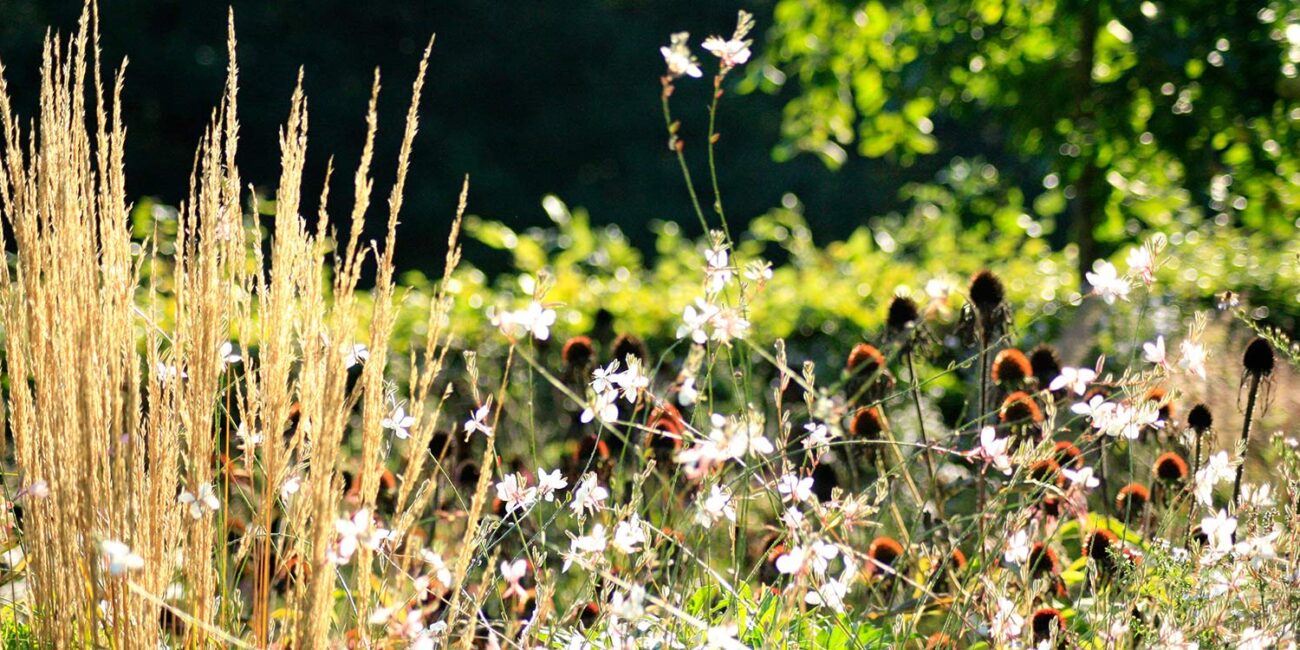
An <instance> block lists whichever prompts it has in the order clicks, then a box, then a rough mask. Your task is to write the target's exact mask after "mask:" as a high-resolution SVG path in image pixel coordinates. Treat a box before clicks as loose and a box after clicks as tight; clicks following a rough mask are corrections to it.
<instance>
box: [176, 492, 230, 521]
mask: <svg viewBox="0 0 1300 650" xmlns="http://www.w3.org/2000/svg"><path fill="white" fill-rule="evenodd" d="M176 502H177V503H180V504H181V505H185V506H189V508H190V516H191V517H193V518H194V519H201V518H203V514H204V512H203V511H204V510H205V509H206V510H210V511H212V512H216V511H217V510H220V509H221V501H220V500H218V499H217V493H216V492H215V491H214V490H213V489H212V484H211V483H204V484H203V485H200V486H199V489H198V493H197V494H195V493H192V492H190V491H189V490H181V493H180V495H179V496H177V497H176Z"/></svg>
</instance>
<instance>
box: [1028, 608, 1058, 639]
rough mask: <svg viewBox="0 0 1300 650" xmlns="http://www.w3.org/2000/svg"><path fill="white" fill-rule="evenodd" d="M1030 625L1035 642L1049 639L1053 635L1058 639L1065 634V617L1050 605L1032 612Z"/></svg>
mask: <svg viewBox="0 0 1300 650" xmlns="http://www.w3.org/2000/svg"><path fill="white" fill-rule="evenodd" d="M1030 625H1031V626H1032V627H1033V629H1034V642H1035V643H1040V642H1043V641H1048V640H1051V638H1052V637H1053V636H1056V637H1057V638H1058V639H1059V638H1060V637H1062V636H1064V635H1065V617H1063V616H1061V612H1059V611H1057V610H1055V609H1052V608H1051V607H1044V608H1042V609H1040V610H1038V611H1036V612H1034V616H1033V618H1032V619H1030Z"/></svg>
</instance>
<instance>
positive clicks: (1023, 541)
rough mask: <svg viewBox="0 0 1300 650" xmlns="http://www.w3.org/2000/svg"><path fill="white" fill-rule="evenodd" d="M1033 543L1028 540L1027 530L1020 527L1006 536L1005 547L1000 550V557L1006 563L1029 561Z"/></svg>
mask: <svg viewBox="0 0 1300 650" xmlns="http://www.w3.org/2000/svg"><path fill="white" fill-rule="evenodd" d="M1032 550H1033V544H1031V543H1030V542H1029V531H1027V530H1025V529H1023V528H1022V529H1020V530H1018V531H1016V532H1015V533H1013V534H1012V535H1011V537H1009V538H1007V548H1006V550H1005V551H1003V552H1002V559H1004V560H1006V561H1007V563H1008V564H1024V563H1025V562H1028V561H1029V554H1030V551H1032Z"/></svg>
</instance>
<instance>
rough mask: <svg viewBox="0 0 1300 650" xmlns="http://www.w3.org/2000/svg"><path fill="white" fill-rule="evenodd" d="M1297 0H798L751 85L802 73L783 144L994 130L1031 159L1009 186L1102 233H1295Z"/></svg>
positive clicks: (948, 143) (1299, 171)
mask: <svg viewBox="0 0 1300 650" xmlns="http://www.w3.org/2000/svg"><path fill="white" fill-rule="evenodd" d="M1291 6H1292V4H1291V3H1288V2H1281V1H1275V2H1270V3H1261V4H1259V5H1254V4H1251V5H1228V6H1225V5H1223V4H1222V3H1218V2H1211V1H1208V0H1189V1H1185V2H1162V3H1156V2H1113V1H1110V0H1034V1H1032V2H1006V1H1004V0H981V1H980V2H974V3H968V2H955V1H950V0H906V1H904V2H897V3H883V2H878V1H875V0H872V1H869V2H853V3H843V2H839V1H837V0H782V1H781V2H778V3H777V6H776V9H775V13H774V17H775V24H774V25H773V27H772V28H771V30H770V31H769V33H768V36H769V46H768V47H767V49H766V50H765V55H764V60H763V65H762V66H759V67H756V68H755V69H754V70H753V73H752V75H751V77H750V79H749V80H748V83H747V87H748V88H751V89H752V88H762V89H764V90H768V91H772V92H775V91H777V90H778V89H781V88H782V86H783V85H787V84H788V85H791V86H793V91H794V93H793V95H792V98H791V99H789V101H788V102H787V104H786V107H785V113H784V125H783V133H784V140H783V142H782V144H781V145H780V146H778V147H777V149H776V155H777V157H778V158H789V157H791V156H793V155H794V154H795V153H797V152H801V151H806V152H813V153H815V154H817V155H818V156H819V157H820V158H821V159H822V160H823V161H825V162H826V163H827V164H828V165H830V166H832V167H836V166H838V165H840V164H841V163H843V162H844V161H845V160H846V158H847V153H846V149H848V148H852V149H855V150H856V152H857V153H858V154H860V155H862V156H868V157H881V156H888V157H891V158H895V159H897V160H899V161H901V162H903V163H905V164H906V163H909V162H911V161H913V160H916V159H917V158H918V157H919V156H924V155H927V154H933V153H936V152H938V153H944V152H952V151H957V152H960V151H961V150H963V149H965V148H968V147H969V146H970V140H971V134H972V132H978V133H979V136H978V138H979V140H980V144H979V145H978V146H979V147H980V148H981V150H982V151H985V152H987V153H988V154H989V155H990V156H999V157H1002V156H1006V157H1010V158H1011V159H1012V160H1014V164H1004V165H1003V166H1002V168H1003V170H1004V175H1003V176H1004V177H1003V179H1002V181H1001V182H1002V183H1003V184H1004V185H1005V186H1006V187H1008V188H1041V189H1036V190H1035V192H1036V193H1037V196H1035V197H1033V200H1032V205H1033V214H1034V216H1035V217H1037V218H1040V219H1044V218H1050V217H1055V216H1057V215H1059V214H1061V213H1062V212H1063V211H1064V210H1065V209H1067V207H1068V208H1070V209H1072V210H1073V212H1074V216H1073V218H1074V220H1075V221H1076V222H1078V223H1080V224H1088V225H1090V226H1091V228H1090V230H1091V231H1093V232H1090V233H1088V234H1094V232H1095V235H1096V237H1097V238H1098V240H1099V241H1103V242H1120V241H1123V240H1126V239H1129V238H1131V237H1133V236H1134V235H1136V234H1137V233H1138V232H1140V231H1141V230H1142V229H1145V228H1164V227H1167V226H1171V225H1173V224H1174V223H1175V222H1182V223H1184V224H1189V225H1193V226H1195V225H1197V224H1199V223H1201V222H1202V221H1203V220H1214V221H1216V222H1217V223H1220V224H1226V223H1237V224H1241V225H1245V226H1247V227H1249V228H1252V229H1254V230H1257V231H1262V232H1266V233H1268V234H1270V235H1272V236H1273V237H1275V238H1276V237H1283V236H1288V235H1290V234H1291V233H1293V232H1294V229H1295V223H1296V219H1297V217H1300V192H1298V191H1297V189H1296V188H1297V187H1300V183H1298V182H1297V179H1298V178H1300V156H1298V155H1297V152H1300V132H1298V131H1297V128H1296V125H1297V123H1300V79H1297V70H1296V61H1295V59H1294V54H1293V53H1292V52H1293V47H1294V46H1293V45H1292V44H1290V43H1289V41H1288V38H1287V36H1286V35H1285V32H1286V29H1287V24H1288V21H1289V20H1294V10H1290V11H1288V9H1289V8H1290V7H1291ZM783 96H790V95H789V93H788V92H786V93H784V94H783ZM1080 235H1081V236H1083V235H1084V233H1080ZM1084 256H1085V257H1088V251H1084ZM1085 261H1086V260H1085Z"/></svg>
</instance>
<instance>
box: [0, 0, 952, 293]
mask: <svg viewBox="0 0 1300 650" xmlns="http://www.w3.org/2000/svg"><path fill="white" fill-rule="evenodd" d="M227 6H228V5H227V4H226V3H225V2H206V1H200V2H182V1H176V0H163V1H158V0H101V3H100V9H101V15H102V20H101V29H102V35H103V36H102V37H103V49H104V52H105V55H106V60H107V61H119V60H121V58H122V57H129V59H130V65H129V67H128V70H127V82H126V90H125V95H124V97H123V101H124V109H125V117H126V122H127V124H128V127H129V132H128V144H127V160H126V165H127V180H128V191H129V192H130V195H131V196H133V197H139V196H156V197H159V198H160V199H161V200H163V201H166V202H169V203H176V202H178V201H179V200H181V199H182V198H184V196H185V193H186V188H187V183H188V173H189V170H190V167H191V164H192V161H193V155H194V149H195V146H196V144H197V142H198V139H199V136H200V134H201V133H202V129H203V126H204V124H205V122H206V120H207V119H208V117H209V116H210V114H211V111H212V109H213V107H214V106H215V105H216V104H217V102H218V101H219V98H220V94H221V88H222V83H223V79H224V74H225V63H226V61H225V58H226V57H225V25H226V11H227ZM233 6H234V9H235V20H236V30H237V33H238V37H239V49H238V53H239V57H240V67H241V77H240V86H241V88H240V98H239V101H240V119H241V122H242V125H243V131H242V134H243V137H242V140H241V142H240V164H241V170H242V173H243V176H244V179H245V182H251V183H255V184H256V185H257V187H258V188H259V190H260V191H262V192H264V193H267V194H270V193H271V192H273V191H274V187H275V183H276V182H277V179H278V174H279V168H278V164H279V151H278V144H277V141H276V132H277V129H278V127H279V125H280V124H281V123H282V122H283V120H284V119H285V116H286V114H287V111H288V99H289V95H290V93H291V91H292V89H293V83H294V78H295V75H296V71H297V68H298V66H299V65H302V66H305V69H306V81H305V86H306V92H307V95H308V98H309V110H310V129H311V130H310V146H309V153H310V157H309V160H308V166H309V169H310V172H309V176H308V178H307V183H308V185H307V187H306V188H305V190H304V194H305V195H306V197H307V205H305V206H304V210H307V211H308V212H307V213H309V214H310V213H311V211H314V206H312V205H311V204H312V203H313V202H314V197H315V196H317V194H318V191H319V190H318V188H319V184H320V181H321V177H322V172H323V169H324V167H325V162H326V156H327V155H328V154H333V155H335V156H336V159H335V160H336V162H335V164H336V170H337V173H336V176H335V181H334V188H333V189H334V194H333V196H334V197H335V199H334V200H335V202H336V203H335V205H336V206H339V207H338V209H337V210H336V212H337V213H338V215H337V216H338V217H339V218H340V219H341V218H343V217H345V215H346V210H345V209H343V206H344V204H343V203H341V202H342V201H344V200H345V197H350V193H351V174H352V171H353V169H354V168H355V164H356V162H355V161H356V159H357V156H358V155H359V149H360V144H361V141H362V138H363V135H364V130H363V129H364V122H363V116H364V115H363V114H364V111H365V106H366V100H367V98H368V95H369V89H370V83H371V76H372V74H373V71H374V68H375V67H376V66H378V67H379V68H381V71H382V74H383V77H382V80H383V86H384V87H383V91H382V93H381V96H380V112H381V113H380V134H379V142H378V151H377V156H376V161H377V165H376V170H375V171H376V175H377V180H378V183H377V185H376V193H377V195H378V196H377V197H376V199H377V200H376V205H377V206H378V208H380V209H382V207H383V204H382V201H383V199H384V198H386V196H387V191H388V187H389V184H390V183H391V177H392V168H393V161H394V160H395V158H396V150H397V146H398V144H399V141H400V137H401V123H402V118H403V114H404V111H405V108H406V102H407V98H408V96H409V92H410V84H411V81H412V79H413V76H414V73H415V68H416V64H417V62H418V59H419V54H420V50H421V48H422V47H423V45H424V43H425V42H426V40H427V39H428V38H429V35H430V34H433V33H436V34H437V41H436V44H435V46H434V50H433V57H432V62H431V65H430V74H429V84H428V86H427V91H426V92H427V94H426V98H425V100H424V102H423V106H422V120H423V121H422V129H421V133H420V135H419V137H418V140H417V142H416V151H415V154H414V161H413V166H412V169H411V181H412V182H411V183H410V185H409V190H408V192H409V194H408V203H407V209H406V211H405V213H404V218H403V220H402V223H403V226H402V230H401V235H400V237H399V250H398V258H397V259H398V263H399V265H400V266H401V267H402V268H404V269H422V270H426V271H430V270H435V269H440V268H441V258H442V253H443V248H444V241H445V238H446V234H447V226H448V223H449V221H450V218H451V216H452V214H453V212H454V209H455V203H456V195H457V192H458V191H459V188H460V183H461V179H462V178H463V176H464V175H465V174H469V175H470V177H471V194H470V211H471V213H474V214H479V215H482V216H484V217H488V218H493V219H500V220H503V221H505V222H506V223H508V224H510V225H512V226H514V227H516V228H523V227H528V226H532V225H544V224H545V223H547V218H546V216H545V214H544V213H543V211H542V209H541V207H540V198H541V197H542V195H543V194H547V193H554V194H556V195H558V196H559V197H560V198H562V199H563V200H565V201H566V202H568V203H569V204H570V205H573V206H584V207H587V208H588V209H589V210H590V211H591V213H592V216H593V218H594V220H595V221H596V222H597V223H616V224H619V225H620V226H622V227H623V229H624V230H625V231H626V232H627V234H628V235H629V236H630V237H631V239H632V240H633V241H634V242H635V243H637V244H638V245H640V246H641V247H642V248H648V245H649V243H650V240H651V235H650V232H649V230H648V227H647V222H648V221H650V220H653V219H672V220H676V221H678V222H680V223H681V224H683V226H684V227H685V228H686V229H687V231H688V232H695V231H698V229H699V226H698V221H697V219H696V218H695V217H694V216H693V214H692V213H691V212H690V205H689V203H688V201H687V197H686V193H685V189H684V185H683V182H682V179H681V175H680V173H679V171H678V168H677V165H676V161H675V160H674V159H673V158H672V157H671V155H670V154H669V152H668V151H667V148H666V137H665V134H664V126H663V118H662V115H661V112H660V105H659V92H660V86H659V80H658V77H659V75H660V74H661V73H662V71H663V66H664V64H663V60H662V58H661V57H660V55H659V52H658V47H659V45H661V44H663V43H666V42H667V39H668V35H669V33H671V32H672V31H675V30H689V31H690V32H691V33H692V41H691V43H692V45H695V46H697V50H698V44H699V42H700V41H701V40H702V39H703V37H704V36H706V35H708V34H710V33H718V34H729V33H730V31H731V29H732V27H733V25H734V22H735V11H736V9H737V8H738V6H737V5H732V4H730V3H712V2H708V3H705V2H693V1H682V0H658V1H654V0H621V1H620V0H575V1H573V2H565V3H562V6H557V5H556V4H555V3H550V2H536V1H533V0H530V1H526V2H511V1H501V0H491V1H487V0H458V1H456V2H417V1H413V0H403V1H399V2H382V3H370V2H356V1H355V0H348V1H339V0H313V1H304V0H296V1H289V2H265V1H236V2H234V3H233ZM746 6H747V8H748V9H749V10H751V11H753V12H755V13H756V15H757V16H758V20H759V29H758V32H757V33H756V35H755V36H756V38H757V40H758V43H757V44H756V47H761V46H762V32H763V30H764V29H765V28H766V27H767V26H768V25H769V24H770V20H771V18H770V12H771V3H770V2H752V3H746ZM80 11H81V3H80V2H76V1H63V2H50V1H45V2H42V1H38V0H0V61H3V63H4V65H5V68H6V70H5V74H6V76H7V78H8V80H9V84H10V88H11V93H12V94H13V95H15V100H16V102H17V104H18V107H19V109H20V110H21V112H22V113H23V114H24V115H27V116H30V115H32V114H33V113H34V111H33V109H34V107H35V100H36V94H37V83H38V77H37V74H36V73H37V70H38V67H39V63H40V58H39V57H40V51H41V39H42V38H43V36H44V34H45V30H46V27H47V26H54V28H55V29H57V30H61V31H62V32H63V33H65V34H66V33H69V32H72V31H75V28H76V20H77V17H78V15H79V13H80ZM699 52H700V55H701V56H702V57H703V56H707V55H706V54H705V53H704V52H703V51H699ZM706 63H707V64H708V67H710V68H711V67H712V66H713V62H712V61H708V62H706ZM709 85H710V84H709V83H708V80H707V79H702V80H694V81H692V82H690V83H682V84H680V87H679V93H678V95H677V97H676V98H675V110H676V111H677V113H678V116H679V117H680V118H682V119H683V122H684V126H683V129H684V133H685V135H686V137H687V138H688V142H689V144H693V145H696V146H694V147H688V154H689V155H691V157H692V160H693V162H695V163H698V164H699V167H698V170H699V172H700V173H703V172H704V166H703V157H702V154H703V151H704V150H703V147H702V146H699V145H700V143H701V142H702V135H701V132H702V131H703V130H704V129H705V127H706V106H707V105H706V102H707V100H708V89H709ZM784 100H785V98H784V97H782V96H769V95H764V94H761V93H760V94H749V95H743V96H741V95H736V94H733V95H731V96H729V97H728V99H727V100H726V101H725V102H724V106H723V112H722V115H721V117H720V123H719V129H720V131H721V132H722V134H723V139H722V142H721V144H720V155H721V157H722V163H723V164H722V169H721V174H722V184H723V187H724V198H726V199H727V202H728V209H729V213H730V214H732V215H733V219H743V218H748V217H752V216H754V215H757V214H760V213H762V212H764V211H766V210H767V209H768V208H770V207H772V206H775V205H777V204H778V203H779V201H780V198H781V195H782V194H783V193H785V192H787V191H788V192H793V193H795V194H796V195H797V196H799V197H800V199H802V200H803V201H804V203H805V204H806V205H807V207H808V217H809V219H810V221H811V222H812V225H813V227H814V231H815V232H816V233H817V235H818V237H819V238H820V239H822V240H823V241H824V240H826V239H830V238H836V237H840V236H843V235H844V234H845V233H847V232H848V231H850V230H851V229H852V228H854V227H857V226H858V225H860V224H861V223H862V222H863V221H864V220H865V219H866V218H867V217H868V216H870V215H875V214H880V213H881V212H883V211H886V210H887V209H889V208H890V207H892V206H893V205H894V203H895V202H896V196H895V194H896V188H898V187H899V186H900V185H901V184H902V182H904V181H905V180H906V179H918V180H924V179H929V178H930V177H931V176H932V175H933V173H934V169H935V167H936V166H938V165H941V164H943V162H945V161H946V160H947V157H948V156H946V155H945V156H943V157H942V158H943V159H942V160H939V159H938V158H939V157H930V158H928V159H922V162H921V163H919V164H918V165H915V166H913V167H910V168H901V167H899V166H897V165H893V164H890V163H888V162H887V161H881V160H874V161H871V160H863V159H861V158H855V159H852V160H851V161H850V163H849V164H848V165H846V166H845V168H843V169H841V170H840V171H839V172H835V173H832V172H830V171H828V170H827V169H826V168H825V167H823V166H822V164H821V163H820V162H819V161H817V160H816V159H814V158H812V157H810V156H805V157H802V158H799V159H796V160H794V161H792V162H786V163H777V162H775V161H773V160H772V156H771V150H772V147H773V146H774V145H775V144H776V143H777V140H778V139H779V136H780V121H781V105H782V103H783V101H784ZM946 153H947V154H960V153H962V152H961V151H954V150H952V149H949V150H948V151H946ZM703 182H704V179H703V178H702V177H701V178H699V179H697V183H703ZM704 200H705V201H706V204H707V202H708V198H707V197H705V198H704ZM372 221H373V222H375V224H376V225H378V224H380V223H381V222H382V212H381V211H380V210H379V209H375V210H374V212H373V213H372ZM470 259H471V261H473V262H475V263H478V264H479V265H481V266H486V267H487V268H489V269H492V268H494V267H496V266H497V265H498V264H499V259H498V258H495V257H494V256H492V255H490V254H489V252H488V251H485V250H477V249H472V250H471V251H470Z"/></svg>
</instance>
